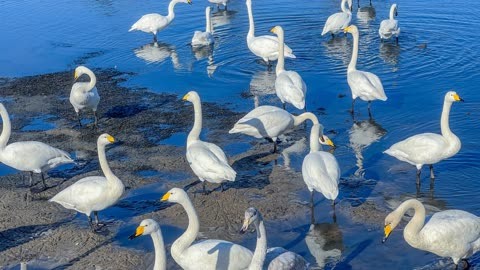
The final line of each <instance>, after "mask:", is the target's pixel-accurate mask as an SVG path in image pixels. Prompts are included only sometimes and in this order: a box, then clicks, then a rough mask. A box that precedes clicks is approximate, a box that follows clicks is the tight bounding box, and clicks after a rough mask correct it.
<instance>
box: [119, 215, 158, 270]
mask: <svg viewBox="0 0 480 270" xmlns="http://www.w3.org/2000/svg"><path fill="white" fill-rule="evenodd" d="M141 235H150V236H151V237H152V240H153V247H154V250H155V264H154V265H153V270H166V269H167V254H166V252H165V245H164V243H163V236H162V231H161V230H160V225H158V223H157V222H156V221H155V220H153V219H144V220H142V222H141V223H140V225H139V226H138V227H137V229H136V230H135V233H134V234H132V235H130V237H128V239H130V240H132V239H134V238H136V237H139V236H141Z"/></svg>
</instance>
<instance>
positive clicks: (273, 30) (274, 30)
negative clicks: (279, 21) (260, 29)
mask: <svg viewBox="0 0 480 270" xmlns="http://www.w3.org/2000/svg"><path fill="white" fill-rule="evenodd" d="M276 28H277V27H276V26H274V27H272V29H270V32H272V33H274V34H275V32H276V31H277V29H276Z"/></svg>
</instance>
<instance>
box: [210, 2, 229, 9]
mask: <svg viewBox="0 0 480 270" xmlns="http://www.w3.org/2000/svg"><path fill="white" fill-rule="evenodd" d="M208 2H210V3H212V4H216V5H217V9H220V5H223V6H224V7H225V10H227V3H228V2H230V0H208Z"/></svg>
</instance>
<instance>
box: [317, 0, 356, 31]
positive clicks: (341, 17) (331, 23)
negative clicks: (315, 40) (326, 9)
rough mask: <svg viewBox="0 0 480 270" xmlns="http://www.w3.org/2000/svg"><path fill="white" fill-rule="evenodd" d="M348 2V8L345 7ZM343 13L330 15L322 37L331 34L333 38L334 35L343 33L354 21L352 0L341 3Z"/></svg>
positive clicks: (344, 0) (343, 0)
mask: <svg viewBox="0 0 480 270" xmlns="http://www.w3.org/2000/svg"><path fill="white" fill-rule="evenodd" d="M347 1H348V7H346V6H345V5H346V4H347ZM340 8H341V9H342V12H337V13H334V14H332V15H330V16H329V17H328V19H327V21H326V22H325V26H324V27H323V31H322V36H323V35H325V34H326V33H328V32H330V33H331V34H332V37H333V35H334V34H336V33H338V32H341V31H342V30H343V29H344V28H345V27H347V26H348V25H349V24H350V21H352V0H342V2H341V3H340Z"/></svg>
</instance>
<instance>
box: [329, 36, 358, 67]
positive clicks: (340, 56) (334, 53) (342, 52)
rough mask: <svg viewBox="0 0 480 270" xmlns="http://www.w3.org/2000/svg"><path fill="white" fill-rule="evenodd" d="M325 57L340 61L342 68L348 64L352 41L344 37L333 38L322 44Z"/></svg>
mask: <svg viewBox="0 0 480 270" xmlns="http://www.w3.org/2000/svg"><path fill="white" fill-rule="evenodd" d="M323 45H324V46H325V49H326V53H327V56H328V57H330V58H331V59H333V60H336V61H338V60H339V61H342V64H343V65H344V66H346V65H348V64H349V63H350V55H352V46H353V45H352V41H351V39H348V38H347V37H346V36H341V37H340V36H338V35H336V36H334V37H333V38H331V39H329V40H328V41H327V42H323Z"/></svg>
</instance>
